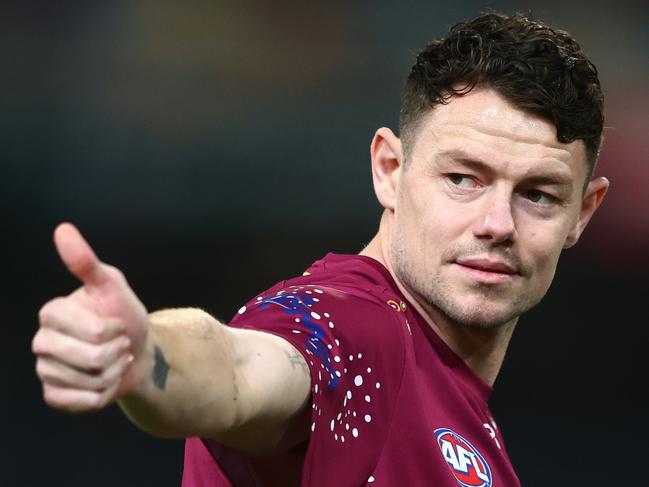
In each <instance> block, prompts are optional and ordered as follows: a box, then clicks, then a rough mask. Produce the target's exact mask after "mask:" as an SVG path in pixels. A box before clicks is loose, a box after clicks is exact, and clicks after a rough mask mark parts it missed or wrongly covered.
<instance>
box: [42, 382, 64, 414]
mask: <svg viewBox="0 0 649 487" xmlns="http://www.w3.org/2000/svg"><path fill="white" fill-rule="evenodd" d="M43 400H44V401H45V403H46V404H47V405H48V406H51V407H53V408H61V407H63V406H65V404H64V403H63V402H62V401H61V398H60V397H59V394H58V389H56V388H54V387H49V386H47V385H45V386H44V387H43Z"/></svg>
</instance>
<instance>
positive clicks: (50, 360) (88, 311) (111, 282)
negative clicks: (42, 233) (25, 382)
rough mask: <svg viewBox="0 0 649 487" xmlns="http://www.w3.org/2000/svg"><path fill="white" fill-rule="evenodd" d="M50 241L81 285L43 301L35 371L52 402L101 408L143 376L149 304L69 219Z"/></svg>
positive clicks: (72, 407) (78, 407)
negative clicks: (72, 290) (98, 256)
mask: <svg viewBox="0 0 649 487" xmlns="http://www.w3.org/2000/svg"><path fill="white" fill-rule="evenodd" d="M54 242H55V245H56V249H57V251H58V253H59V255H60V257H61V260H63V263H64V264H65V266H66V267H67V268H68V270H69V271H70V272H71V273H72V274H74V275H75V276H76V277H77V278H78V279H79V280H80V281H81V283H82V286H81V287H80V288H78V289H77V290H76V291H74V292H73V293H72V294H70V295H68V296H65V297H59V298H54V299H52V300H51V301H49V302H47V303H46V304H45V305H44V306H43V307H42V308H41V310H40V312H39V315H38V316H39V322H40V328H39V330H38V332H37V333H36V335H35V336H34V339H33V341H32V350H33V352H34V353H35V354H36V357H37V360H36V372H37V374H38V376H39V378H40V379H41V381H42V383H43V396H44V399H45V402H46V403H47V404H49V405H50V406H53V407H56V408H59V409H63V410H66V411H70V412H81V411H91V410H97V409H101V408H103V407H105V406H107V405H109V404H111V403H112V402H114V401H116V400H117V399H119V398H120V397H122V396H123V395H124V394H126V393H128V392H130V391H131V390H133V389H134V388H135V387H136V385H137V384H138V382H139V381H140V377H141V376H142V371H141V370H140V369H142V364H141V362H143V360H142V357H143V356H144V348H145V343H146V340H147V336H148V315H147V310H146V308H145V307H144V305H143V304H142V303H141V302H140V300H139V299H138V298H137V296H136V295H135V294H134V293H133V291H132V290H131V288H130V287H129V285H128V283H127V282H126V279H125V278H124V275H123V274H122V273H121V272H120V271H119V270H118V269H116V268H115V267H112V266H110V265H107V264H105V263H103V262H101V261H100V260H99V259H98V258H97V256H96V255H95V253H94V252H93V250H92V249H91V248H90V246H89V245H88V243H87V242H86V241H85V240H84V239H83V237H82V236H81V234H80V233H79V231H78V230H77V229H76V228H75V227H74V226H73V225H71V224H69V223H63V224H61V225H59V226H58V227H57V228H56V230H55V231H54Z"/></svg>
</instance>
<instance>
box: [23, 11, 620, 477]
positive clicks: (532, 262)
mask: <svg viewBox="0 0 649 487" xmlns="http://www.w3.org/2000/svg"><path fill="white" fill-rule="evenodd" d="M602 100H603V97H602V94H601V90H600V87H599V81H598V79H597V73H596V70H595V68H594V66H593V65H592V64H591V63H590V62H589V61H588V60H587V59H586V58H585V56H584V55H583V53H582V52H581V49H580V47H579V46H578V44H576V43H575V41H574V40H572V39H571V38H570V36H569V35H568V34H566V33H563V32H560V31H555V30H552V29H550V28H549V27H547V26H545V25H543V24H540V23H537V22H532V21H529V20H527V19H526V18H524V17H522V16H513V17H508V16H504V15H500V14H487V15H483V16H480V17H478V18H476V19H473V20H472V21H469V22H467V23H462V24H458V25H456V26H454V27H453V28H452V29H451V30H450V32H449V34H448V36H447V37H446V39H441V40H436V41H433V42H432V43H431V44H429V45H428V46H426V47H425V48H424V49H423V50H422V51H421V52H420V53H419V55H418V57H417V60H416V63H415V65H414V66H413V68H412V71H411V73H410V76H409V78H408V81H407V83H406V87H405V90H404V95H403V99H402V104H401V114H400V130H401V134H400V138H399V137H397V136H396V135H395V134H394V133H392V132H391V131H390V130H389V129H387V128H381V129H379V130H378V131H377V132H376V135H375V136H374V139H373V141H372V144H371V160H372V176H373V180H374V188H375V192H376V195H377V198H378V200H379V202H380V203H381V205H382V206H383V208H384V211H383V214H382V217H381V222H380V225H379V230H378V233H377V235H376V236H375V237H374V238H373V239H372V241H371V242H370V243H369V244H368V246H367V247H366V248H365V249H363V250H362V252H361V253H360V254H359V255H353V256H349V255H347V256H344V255H334V254H329V255H327V256H326V257H325V258H323V259H322V260H319V261H317V262H316V263H314V264H313V265H312V266H311V267H310V268H309V269H308V270H307V271H306V272H305V273H304V275H303V276H301V277H297V278H294V279H290V280H288V281H283V282H281V283H278V284H277V285H276V286H274V287H273V288H271V289H269V290H267V291H265V292H263V293H261V294H259V295H258V296H255V297H254V298H253V299H252V300H251V301H250V302H249V303H247V304H246V305H245V306H243V307H242V308H241V309H240V310H239V311H238V313H237V315H236V316H235V318H234V319H233V320H232V322H231V323H230V326H225V325H223V324H222V323H219V322H218V321H217V320H216V319H215V318H213V317H211V316H210V315H208V314H207V313H204V312H203V311H200V310H197V309H168V310H162V311H158V312H155V313H152V314H147V311H146V309H145V307H144V305H143V304H142V303H141V302H140V301H139V300H138V298H137V297H136V296H135V294H134V293H133V291H132V290H131V289H130V288H129V286H128V284H127V282H126V280H125V279H124V276H123V275H122V274H121V272H120V271H118V270H117V269H115V268H113V267H111V266H108V265H106V264H104V263H102V262H100V261H99V260H98V259H97V257H96V256H95V254H94V253H93V251H92V250H91V248H90V247H89V246H88V244H87V243H86V242H85V241H84V240H83V238H82V237H81V236H80V234H79V233H78V231H77V230H76V229H75V228H74V227H73V226H72V225H70V224H62V225H60V226H59V227H58V228H57V229H56V230H55V234H54V239H55V243H56V247H57V249H58V251H59V254H60V256H61V258H62V260H63V262H64V263H65V265H66V266H67V267H68V269H69V270H70V271H71V272H72V273H73V274H74V275H75V276H77V277H78V278H79V279H80V280H81V282H82V283H83V286H82V287H81V288H79V289H78V290H77V291H75V292H74V293H72V294H71V295H69V296H67V297H63V298H56V299H54V300H52V301H50V302H48V303H47V304H45V306H43V308H42V309H41V311H40V314H39V319H40V325H41V326H40V329H39V331H38V332H37V334H36V336H35V337H34V340H33V350H34V353H36V355H37V357H38V358H37V372H38V375H39V377H40V378H41V380H42V382H43V393H44V397H45V401H46V402H47V403H48V404H50V405H51V406H54V407H57V408H61V409H65V410H69V411H88V410H96V409H99V408H103V407H106V406H108V405H109V404H111V403H113V402H116V401H117V402H118V404H119V405H120V407H121V408H122V410H123V411H124V412H125V414H126V415H127V416H128V417H129V418H130V419H131V420H132V421H133V422H134V423H135V424H136V425H138V426H139V427H140V428H142V429H143V430H145V431H147V432H149V433H151V434H154V435H158V436H163V437H187V438H188V440H187V443H186V453H185V471H184V476H183V484H184V485H187V486H208V485H218V486H224V485H235V486H254V485H309V486H328V485H343V486H357V485H365V484H372V485H382V486H394V485H408V486H417V485H435V486H448V487H451V486H458V485H463V486H482V487H485V486H487V487H488V486H492V485H502V486H515V485H519V481H518V479H517V477H516V475H515V473H514V471H513V469H512V467H511V465H510V462H509V459H508V457H507V454H506V453H505V450H504V443H503V439H502V437H501V435H500V432H499V431H498V428H497V426H496V423H495V422H494V420H493V417H492V416H491V413H490V412H489V408H488V406H487V399H488V397H489V394H490V392H491V386H492V385H493V383H494V381H495V379H496V376H497V374H498V371H499V369H500V366H501V364H502V361H503V358H504V355H505V352H506V349H507V346H508V343H509V340H510V338H511V336H512V333H513V331H514V328H515V326H516V324H517V322H518V318H519V317H520V316H521V315H522V314H523V313H524V312H526V311H527V310H529V309H530V308H532V307H533V306H534V305H535V304H537V303H538V302H539V301H540V300H541V298H542V297H543V296H544V294H545V293H546V291H547V289H548V287H549V285H550V283H551V281H552V278H553V275H554V272H555V269H556V265H557V261H558V259H559V256H560V254H561V251H562V249H564V248H567V247H570V246H572V245H574V244H575V243H576V242H577V240H578V238H579V236H580V235H581V233H582V231H583V230H584V228H585V227H586V225H587V223H588V221H589V220H590V218H591V217H592V215H593V213H594V212H595V210H596V209H597V207H598V206H599V204H600V203H601V202H602V199H603V197H604V195H605V193H606V191H607V188H608V181H607V180H606V179H604V178H595V179H591V175H592V172H593V169H594V166H595V162H596V160H597V156H598V153H599V149H600V144H601V132H602V127H603V116H602Z"/></svg>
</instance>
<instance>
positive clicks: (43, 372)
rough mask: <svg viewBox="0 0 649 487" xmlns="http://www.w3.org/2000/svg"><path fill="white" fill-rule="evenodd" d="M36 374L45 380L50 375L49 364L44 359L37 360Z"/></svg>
mask: <svg viewBox="0 0 649 487" xmlns="http://www.w3.org/2000/svg"><path fill="white" fill-rule="evenodd" d="M36 375H37V376H38V377H39V379H41V381H45V380H46V379H47V377H48V368H47V364H46V363H45V362H44V361H43V360H37V361H36Z"/></svg>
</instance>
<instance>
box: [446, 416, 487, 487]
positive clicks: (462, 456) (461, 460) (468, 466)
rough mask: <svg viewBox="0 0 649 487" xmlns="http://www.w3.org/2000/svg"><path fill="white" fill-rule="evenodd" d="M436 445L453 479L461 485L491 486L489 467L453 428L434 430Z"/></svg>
mask: <svg viewBox="0 0 649 487" xmlns="http://www.w3.org/2000/svg"><path fill="white" fill-rule="evenodd" d="M435 438H436V439H437V445H438V446H439V449H440V450H441V452H442V456H443V457H444V460H446V463H447V464H448V468H449V469H450V470H451V473H452V474H453V476H454V477H455V479H456V480H457V481H458V482H459V483H460V485H461V486H462V487H491V484H492V482H491V469H490V468H489V465H487V462H486V461H485V459H484V458H483V456H482V455H480V453H478V450H476V449H475V448H473V445H472V444H471V443H469V442H468V440H466V439H464V438H462V437H461V436H460V435H458V434H457V433H455V432H454V431H453V430H450V429H448V428H438V429H436V430H435Z"/></svg>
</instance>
